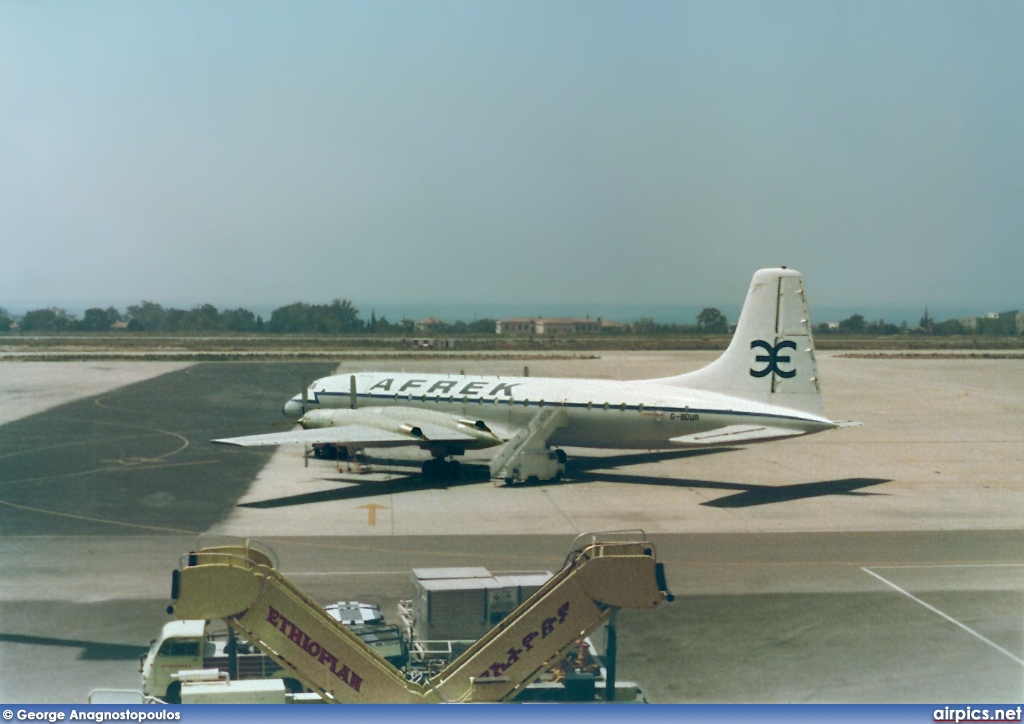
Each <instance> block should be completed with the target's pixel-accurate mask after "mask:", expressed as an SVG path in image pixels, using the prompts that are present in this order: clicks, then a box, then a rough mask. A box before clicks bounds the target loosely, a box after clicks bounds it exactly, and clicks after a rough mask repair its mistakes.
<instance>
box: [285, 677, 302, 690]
mask: <svg viewBox="0 0 1024 724" xmlns="http://www.w3.org/2000/svg"><path fill="white" fill-rule="evenodd" d="M283 681H284V688H285V689H287V690H288V693H289V694H301V693H302V692H303V688H302V684H301V683H300V682H299V680H298V679H293V678H291V677H288V678H287V679H284V680H283Z"/></svg>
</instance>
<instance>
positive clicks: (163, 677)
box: [139, 621, 215, 701]
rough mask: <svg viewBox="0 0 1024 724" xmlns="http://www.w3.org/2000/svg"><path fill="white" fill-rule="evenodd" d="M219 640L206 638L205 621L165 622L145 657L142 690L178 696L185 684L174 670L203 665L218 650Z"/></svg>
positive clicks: (170, 697)
mask: <svg viewBox="0 0 1024 724" xmlns="http://www.w3.org/2000/svg"><path fill="white" fill-rule="evenodd" d="M214 649H215V644H214V643H213V642H212V641H207V639H206V622H205V621H171V622H169V623H166V624H164V627H163V630H162V631H161V632H160V636H159V637H158V638H156V639H154V640H153V642H152V644H151V645H150V647H149V652H148V653H146V655H145V656H143V657H142V659H141V667H140V669H139V671H140V673H141V674H142V691H143V693H145V694H147V695H148V696H155V697H157V698H160V699H164V700H165V701H172V700H176V699H177V694H178V692H179V691H180V688H181V684H180V683H179V682H177V681H176V680H175V679H174V678H173V676H172V674H176V673H177V672H179V671H184V670H188V669H201V668H203V660H204V659H205V658H207V656H212V655H213V654H214Z"/></svg>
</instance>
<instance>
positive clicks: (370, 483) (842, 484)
mask: <svg viewBox="0 0 1024 724" xmlns="http://www.w3.org/2000/svg"><path fill="white" fill-rule="evenodd" d="M736 449H737V448H713V449H708V450H669V451H661V452H647V453H626V454H621V455H614V456H607V457H591V458H586V457H573V458H571V459H570V460H569V462H568V463H567V464H566V476H567V477H566V478H565V479H563V480H561V481H557V482H556V481H543V482H538V483H533V484H529V483H522V484H520V485H516V486H514V487H516V488H526V487H540V486H555V485H577V484H581V483H583V484H585V483H597V482H606V483H624V484H628V485H655V486H667V487H675V488H702V489H706V490H725V491H735V492H736V494H735V495H730V496H726V497H723V498H717V499H715V500H710V501H707V502H705V503H701V505H704V506H708V507H713V508H746V507H752V506H757V505H769V504H772V503H783V502H787V501H791V500H803V499H807V498H819V497H824V496H829V495H854V496H861V495H878V493H864V492H857V491H859V490H861V489H862V488H868V487H872V486H875V485H881V484H882V483H888V482H890V480H887V479H883V478H844V479H841V480H821V481H816V482H810V483H794V484H792V485H755V484H747V483H731V482H720V481H714V480H689V479H685V478H665V477H654V476H647V475H622V474H616V473H606V472H600V473H592V472H588V471H591V470H602V471H603V470H607V469H609V468H617V467H621V466H626V465H639V464H641V463H653V462H659V461H662V460H669V459H678V458H686V457H696V456H699V455H711V454H717V453H724V452H731V451H733V450H736ZM390 464H391V465H392V466H394V463H393V461H392V462H391V463H390ZM410 464H412V463H410ZM328 479H330V480H335V481H337V482H341V483H347V485H346V487H344V488H338V489H335V490H321V491H318V492H315V493H302V494H300V495H289V496H286V497H282V498H271V499H269V500H260V501H256V502H252V503H241V504H239V507H240V508H284V507H290V506H293V505H307V504H309V503H326V502H330V501H337V500H359V499H362V498H375V497H380V496H384V495H392V494H395V493H408V492H413V491H417V490H447V489H451V488H458V487H463V486H468V485H479V484H481V483H487V482H490V471H489V470H488V468H487V466H486V465H484V464H474V463H463V464H462V472H461V476H460V478H459V479H458V480H445V481H436V480H424V479H423V477H422V476H421V475H419V474H418V473H417V474H408V475H399V476H397V477H394V478H391V479H390V480H383V481H381V480H365V479H358V478H353V477H338V478H328Z"/></svg>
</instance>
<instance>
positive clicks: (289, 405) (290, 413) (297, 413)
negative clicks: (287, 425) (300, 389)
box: [281, 395, 302, 420]
mask: <svg viewBox="0 0 1024 724" xmlns="http://www.w3.org/2000/svg"><path fill="white" fill-rule="evenodd" d="M281 412H283V413H284V416H285V417H287V418H288V419H289V420H298V419H299V418H300V417H302V397H301V396H299V395H296V396H295V397H293V398H292V399H290V400H288V402H286V403H284V407H283V408H282V409H281Z"/></svg>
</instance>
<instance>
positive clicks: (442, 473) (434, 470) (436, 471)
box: [423, 458, 462, 480]
mask: <svg viewBox="0 0 1024 724" xmlns="http://www.w3.org/2000/svg"><path fill="white" fill-rule="evenodd" d="M461 468H462V466H461V465H460V464H459V461H458V460H445V459H444V458H431V459H430V460H427V461H426V462H425V463H423V479H424V480H458V479H459V471H460V470H461Z"/></svg>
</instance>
